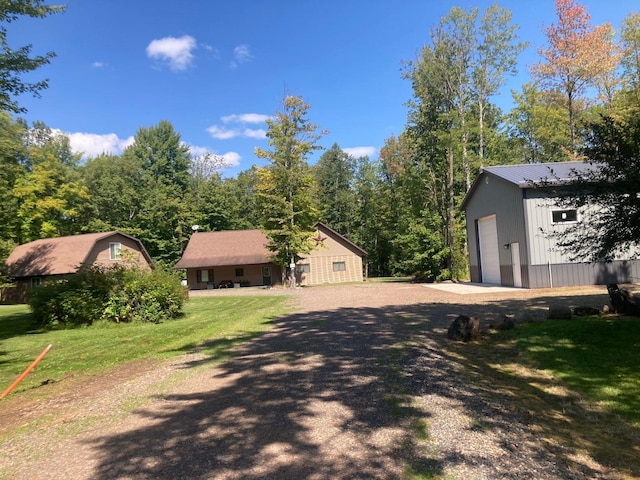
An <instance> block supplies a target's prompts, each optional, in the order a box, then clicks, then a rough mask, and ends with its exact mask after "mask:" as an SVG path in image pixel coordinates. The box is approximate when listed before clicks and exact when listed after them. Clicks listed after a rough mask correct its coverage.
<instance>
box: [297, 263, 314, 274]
mask: <svg viewBox="0 0 640 480" xmlns="http://www.w3.org/2000/svg"><path fill="white" fill-rule="evenodd" d="M310 271H311V265H309V264H308V263H299V264H298V265H296V272H298V273H309V272H310Z"/></svg>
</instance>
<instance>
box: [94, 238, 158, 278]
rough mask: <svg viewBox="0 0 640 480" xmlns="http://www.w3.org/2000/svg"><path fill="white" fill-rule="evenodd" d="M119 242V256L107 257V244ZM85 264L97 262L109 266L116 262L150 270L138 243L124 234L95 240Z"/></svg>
mask: <svg viewBox="0 0 640 480" xmlns="http://www.w3.org/2000/svg"><path fill="white" fill-rule="evenodd" d="M114 242H119V243H120V245H121V253H122V255H121V258H120V259H119V260H111V258H110V257H109V244H110V243H114ZM85 263H86V264H89V265H90V264H93V263H95V264H98V265H104V266H106V267H110V266H113V265H117V264H124V265H126V266H128V267H131V266H135V267H137V268H141V269H143V270H150V269H151V267H150V266H149V263H148V262H147V260H146V259H145V258H144V255H143V254H142V252H141V251H140V246H139V244H138V243H137V242H136V241H135V240H133V239H131V238H128V237H125V236H124V235H112V236H110V237H108V238H103V239H102V240H99V241H97V242H96V244H95V246H94V248H93V249H92V250H91V252H90V253H89V255H88V256H87V260H86V261H85Z"/></svg>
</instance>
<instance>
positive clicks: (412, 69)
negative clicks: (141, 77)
mask: <svg viewBox="0 0 640 480" xmlns="http://www.w3.org/2000/svg"><path fill="white" fill-rule="evenodd" d="M518 30H519V29H518V26H517V25H515V24H513V23H512V20H511V13H510V12H509V11H508V10H506V9H504V8H502V7H500V6H499V5H498V4H494V5H492V6H491V7H489V8H487V9H486V10H485V11H482V12H481V11H479V10H478V9H469V10H465V9H461V8H457V7H456V8H453V9H452V10H451V11H450V12H449V14H448V15H447V16H446V17H444V18H442V19H441V21H440V23H439V24H438V25H435V26H433V27H432V28H431V30H430V36H429V38H428V39H427V41H426V42H425V46H424V47H422V49H421V50H420V52H419V53H418V54H417V56H416V58H415V59H412V60H408V61H406V62H404V64H403V76H404V77H405V79H406V81H408V82H411V84H412V87H413V96H412V98H411V99H408V103H407V106H408V112H407V122H406V127H405V129H404V131H403V132H401V133H400V134H399V135H397V136H393V137H391V138H388V139H386V140H385V142H384V147H383V148H381V150H380V155H379V157H378V158H368V157H361V158H354V157H351V156H349V155H348V154H346V153H345V152H344V151H343V150H342V149H341V148H340V146H339V145H338V144H334V145H332V146H330V147H328V148H326V149H325V150H324V151H323V153H322V155H320V156H319V159H318V160H317V162H315V164H314V165H303V166H302V167H300V168H303V170H304V172H302V174H304V175H305V177H304V178H305V179H306V178H308V179H310V180H309V181H308V182H306V180H305V182H303V184H304V185H306V187H305V188H307V189H308V197H306V199H305V202H307V204H306V205H307V207H308V208H309V209H310V210H309V212H311V213H312V214H313V216H314V218H315V220H318V221H322V222H324V223H326V224H327V225H329V226H330V227H331V228H333V229H335V230H336V231H338V232H340V233H341V234H343V235H345V236H346V237H347V238H349V239H350V240H351V241H353V242H354V243H356V244H357V245H359V246H360V247H362V248H363V249H365V250H366V251H367V252H368V258H367V262H368V272H369V275H370V276H386V275H407V274H412V275H413V274H415V275H418V276H420V277H424V278H430V279H445V278H464V277H465V276H466V274H467V253H466V237H465V235H466V234H465V219H464V212H463V211H462V210H461V207H460V205H461V203H462V200H463V198H464V196H465V194H466V192H467V191H468V190H469V188H470V186H471V184H472V182H473V179H474V178H475V176H476V175H477V173H478V170H479V169H480V168H481V167H483V166H490V165H498V164H510V163H526V162H554V161H566V160H571V159H581V158H584V157H583V154H584V153H585V151H587V150H586V149H588V148H590V147H592V145H590V143H589V142H590V139H592V138H593V137H590V132H592V131H593V128H592V126H593V125H595V124H601V123H602V122H603V119H605V118H607V119H614V120H616V119H617V120H620V119H622V120H624V119H629V118H634V117H637V113H638V107H639V106H640V90H639V89H640V60H639V59H640V14H635V13H630V14H628V15H627V17H626V18H625V20H624V22H623V23H622V25H620V26H619V28H618V29H617V30H614V28H613V26H612V25H609V24H603V25H592V24H591V21H590V18H589V15H588V13H587V11H586V9H585V8H583V7H582V6H580V5H579V4H578V3H576V2H574V1H572V0H556V19H555V22H554V23H553V24H551V25H550V26H549V27H548V28H547V29H546V30H545V32H544V33H545V34H546V38H547V44H546V45H544V46H541V47H540V49H539V50H538V53H539V55H538V61H537V63H535V64H534V65H532V66H531V68H530V72H529V73H530V81H529V82H527V83H526V84H524V85H522V87H521V89H520V91H514V92H512V94H513V108H512V109H511V110H510V111H502V110H501V109H500V108H499V107H498V105H496V103H495V98H496V96H497V95H498V94H504V92H503V91H502V90H503V89H504V87H505V84H506V81H507V78H508V76H510V75H513V74H515V73H516V70H515V69H516V64H517V59H518V55H519V54H520V53H521V52H522V51H523V49H524V48H525V47H526V44H525V43H524V42H523V41H522V40H521V39H520V38H519V36H518ZM16 113H19V112H16V111H11V109H9V108H5V112H3V113H0V162H1V163H2V164H1V165H0V197H1V198H0V259H4V258H6V256H7V255H8V253H9V252H10V251H11V249H12V248H13V247H14V246H15V245H17V244H21V243H25V242H29V241H32V240H36V239H39V238H44V237H53V236H63V235H73V234H78V233H85V232H95V231H107V230H116V229H117V230H120V231H122V232H125V233H128V234H131V235H133V236H135V237H137V238H139V239H140V240H141V241H142V242H143V243H144V245H145V246H146V248H147V250H148V251H149V253H150V254H151V255H152V256H153V257H154V259H155V260H156V261H157V262H159V263H160V264H164V265H167V266H171V265H173V264H174V263H175V262H176V261H177V260H178V259H179V257H180V255H181V254H182V252H183V250H184V247H185V246H186V243H187V241H188V239H189V237H190V235H191V234H192V232H193V231H192V226H194V225H198V226H199V229H200V230H201V231H203V230H204V231H213V230H235V229H248V228H261V227H263V226H264V224H265V217H264V215H265V208H264V204H262V205H259V202H260V201H264V195H263V198H262V200H260V192H263V193H264V191H265V184H264V182H265V181H269V180H268V179H269V178H273V175H271V176H270V175H265V170H264V169H265V168H269V166H267V167H257V166H253V167H251V168H249V169H247V170H245V171H242V172H240V173H238V174H237V175H236V176H235V177H233V178H225V177H224V176H223V175H222V173H221V172H223V168H222V167H223V164H222V160H221V159H219V158H216V157H214V156H203V157H194V156H193V155H191V153H190V151H189V148H188V146H186V145H185V144H184V143H183V142H182V140H181V135H180V133H179V132H176V131H175V130H174V128H173V126H172V124H171V123H170V120H163V121H160V122H159V123H158V124H156V125H152V126H145V127H141V128H140V129H139V130H138V132H137V133H136V135H135V138H134V142H133V144H132V145H131V146H129V147H128V148H127V149H126V150H125V151H124V152H123V153H122V154H121V155H106V154H105V155H100V156H97V157H95V158H81V157H80V156H79V155H78V154H74V153H73V152H72V151H71V148H70V146H69V141H68V139H67V138H66V137H65V136H63V135H59V134H54V133H53V132H52V130H51V129H50V128H48V127H47V126H46V125H44V124H42V123H40V122H35V123H34V124H32V125H28V124H27V123H26V122H25V121H23V120H21V119H20V118H16V117H14V115H15V114H16ZM305 113H307V111H306V110H305ZM308 114H309V116H310V117H311V118H312V117H313V111H312V110H309V111H308ZM275 126H276V125H271V126H270V127H271V128H272V130H271V133H272V134H273V135H275V133H274V132H273V128H275ZM323 127H326V128H330V125H326V126H325V125H323ZM271 138H272V140H273V138H274V136H272V137H271ZM318 141H319V139H318ZM310 151H311V149H310V150H309V152H307V153H310ZM305 159H306V160H308V157H305ZM285 163H286V162H285ZM276 193H277V192H276ZM274 198H275V197H274ZM307 207H305V208H307Z"/></svg>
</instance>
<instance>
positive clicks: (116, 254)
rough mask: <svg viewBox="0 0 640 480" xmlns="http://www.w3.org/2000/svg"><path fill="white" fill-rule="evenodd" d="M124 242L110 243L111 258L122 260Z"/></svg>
mask: <svg viewBox="0 0 640 480" xmlns="http://www.w3.org/2000/svg"><path fill="white" fill-rule="evenodd" d="M121 250H122V244H121V243H120V242H110V243H109V260H120V255H121V253H122V252H121Z"/></svg>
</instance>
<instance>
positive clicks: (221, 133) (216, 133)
mask: <svg viewBox="0 0 640 480" xmlns="http://www.w3.org/2000/svg"><path fill="white" fill-rule="evenodd" d="M207 132H209V134H210V135H211V136H212V137H213V138H217V139H218V140H229V139H231V138H235V137H237V136H238V135H240V132H239V131H238V130H232V129H228V128H224V127H218V126H217V125H211V126H210V127H209V128H207Z"/></svg>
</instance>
